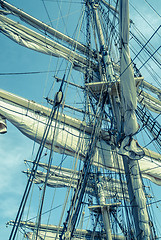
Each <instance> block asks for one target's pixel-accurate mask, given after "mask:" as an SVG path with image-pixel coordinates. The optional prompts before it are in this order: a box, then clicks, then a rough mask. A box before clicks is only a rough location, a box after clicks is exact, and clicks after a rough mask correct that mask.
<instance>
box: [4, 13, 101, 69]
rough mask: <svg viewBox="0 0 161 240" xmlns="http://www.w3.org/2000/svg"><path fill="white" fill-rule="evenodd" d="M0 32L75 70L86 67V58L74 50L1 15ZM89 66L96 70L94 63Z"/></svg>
mask: <svg viewBox="0 0 161 240" xmlns="http://www.w3.org/2000/svg"><path fill="white" fill-rule="evenodd" d="M0 31H1V32H2V33H3V34H4V35H6V36H7V37H9V38H10V39H12V40H13V41H15V42H16V43H18V44H20V45H22V46H24V47H27V48H29V49H32V50H35V51H38V52H41V53H44V54H47V55H51V56H55V57H62V58H65V59H66V60H68V61H70V62H72V63H73V65H74V66H75V68H76V70H79V71H83V68H84V67H85V65H86V61H87V60H86V58H85V57H82V56H81V55H80V54H78V53H76V52H75V51H74V50H71V49H69V48H67V47H65V46H63V45H62V44H59V43H57V42H55V41H54V40H51V39H49V38H47V37H46V36H43V35H41V34H39V33H37V32H35V31H33V30H31V29H29V28H27V27H25V26H23V25H21V24H20V23H17V22H15V21H13V20H11V19H9V18H7V17H6V16H4V15H3V14H0ZM91 66H93V68H97V65H96V63H94V62H91Z"/></svg>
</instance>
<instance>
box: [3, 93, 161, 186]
mask: <svg viewBox="0 0 161 240" xmlns="http://www.w3.org/2000/svg"><path fill="white" fill-rule="evenodd" d="M50 112H51V109H49V108H46V107H44V106H42V105H39V104H36V103H34V102H32V101H28V100H26V99H24V98H21V97H18V96H16V95H14V94H10V93H8V92H6V91H3V90H1V91H0V114H1V115H2V116H3V117H5V118H6V119H7V120H8V121H10V122H11V123H12V124H13V125H15V126H16V127H17V128H18V129H19V130H20V131H21V132H22V133H23V134H24V135H26V136H27V137H28V138H30V139H32V140H34V141H36V142H38V143H40V142H41V140H42V137H43V133H44V130H45V127H46V125H47V120H48V117H49V114H50ZM57 121H58V122H57ZM55 126H56V132H55V139H54V149H53V150H54V151H55V152H58V153H65V154H67V155H69V156H73V157H76V156H77V157H78V158H79V159H81V160H84V158H85V155H86V151H87V149H86V146H87V145H88V141H89V140H90V134H91V133H92V127H88V126H86V124H85V123H84V122H82V121H80V120H77V119H74V118H72V117H69V116H67V115H63V114H62V115H61V114H58V120H56V119H54V120H53V122H52V126H51V128H50V131H49V134H48V137H47V139H46V143H45V147H47V148H49V149H50V148H51V143H52V138H53V134H54V129H55ZM101 135H102V139H101V140H99V141H98V142H97V146H96V151H95V154H94V158H93V164H94V165H96V166H99V167H104V168H106V169H109V170H111V171H115V172H121V173H124V166H123V161H122V157H121V156H120V155H119V154H118V152H117V148H116V147H114V146H113V144H112V143H111V142H109V141H108V133H106V132H102V134H101ZM116 158H117V160H118V161H116ZM139 165H140V170H141V172H142V176H143V177H146V178H148V179H150V180H151V181H153V182H155V183H156V184H159V185H161V156H160V155H159V154H153V153H152V152H150V153H149V152H148V151H147V152H146V155H145V157H143V158H142V159H140V160H139Z"/></svg>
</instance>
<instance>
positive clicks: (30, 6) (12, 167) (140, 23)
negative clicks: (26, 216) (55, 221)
mask: <svg viewBox="0 0 161 240" xmlns="http://www.w3.org/2000/svg"><path fill="white" fill-rule="evenodd" d="M8 2H10V3H12V4H13V5H15V6H17V7H19V8H21V9H23V10H24V11H26V12H28V13H30V14H31V15H33V16H35V17H36V18H38V19H41V20H42V21H44V22H48V21H49V20H48V17H47V15H46V12H45V10H44V7H43V3H42V1H40V0H32V1H24V0H23V1H19V0H13V1H8ZM75 2H77V0H76V1H75ZM78 2H80V1H78ZM148 2H151V4H152V6H153V7H154V8H155V9H156V10H157V12H158V13H160V12H161V4H160V1H158V0H153V1H150V0H149V1H148ZM45 3H46V6H47V7H48V11H49V14H50V18H51V20H52V23H53V25H54V27H57V28H59V27H61V30H62V31H63V28H64V27H63V24H62V22H61V24H60V25H59V24H58V22H57V18H58V15H57V14H58V10H59V9H58V5H57V4H56V2H55V1H52V0H51V1H45ZM131 3H132V4H133V5H134V7H136V8H137V9H139V10H140V12H141V14H142V16H143V17H144V18H145V19H146V20H147V21H148V22H149V23H150V24H151V26H152V27H153V28H154V29H156V28H157V27H158V26H159V25H160V23H161V18H160V17H159V16H158V15H157V14H156V13H155V12H154V11H153V10H152V9H151V8H150V7H149V5H148V4H147V3H146V1H144V0H140V1H139V0H137V1H131ZM138 4H139V8H138ZM64 7H65V4H64ZM77 7H79V3H78V4H75V8H74V9H73V16H75V15H74V14H77ZM59 18H61V16H59ZM131 18H132V19H133V21H134V23H135V24H136V25H137V27H138V28H139V29H140V31H141V32H142V33H144V34H145V36H146V37H147V39H149V38H150V36H151V35H152V34H153V32H154V30H153V28H151V27H150V26H148V24H147V23H146V22H145V21H144V20H143V18H142V17H141V16H139V15H138V14H137V12H136V11H135V9H134V8H133V7H131ZM72 19H74V21H75V18H74V17H72V15H71V19H69V21H70V22H69V23H70V26H71V28H69V30H68V34H70V33H71V31H72V24H75V22H73V23H72ZM65 20H66V18H65ZM159 34H160V35H161V31H160V33H159ZM0 43H1V45H0V46H1V55H0V62H1V64H0V72H1V73H12V72H34V71H48V70H49V71H51V70H53V69H54V67H55V64H56V61H55V60H53V58H51V57H50V56H46V55H44V54H40V53H37V52H33V51H31V50H28V49H26V48H24V47H22V46H19V45H17V44H16V43H14V42H12V41H11V40H10V39H8V38H7V37H5V36H3V35H2V34H1V35H0ZM153 44H155V47H156V48H157V46H158V45H159V44H160V37H159V36H155V38H154V39H153ZM138 64H140V63H139V62H138ZM140 65H141V64H140ZM151 66H152V67H155V66H153V63H151ZM156 70H158V68H156ZM53 75H54V73H46V74H30V75H28V74H27V75H6V76H2V75H1V76H0V82H1V88H2V89H4V90H7V91H9V92H12V93H14V94H17V95H19V96H22V97H24V98H27V99H30V100H34V101H37V102H39V103H44V102H45V101H44V99H43V97H46V96H47V95H48V91H49V89H50V86H51V84H52V82H53ZM143 75H145V76H146V80H147V81H148V80H149V79H150V80H149V82H151V83H152V82H153V80H152V79H151V77H150V75H149V74H148V72H147V71H146V69H145V70H143ZM62 76H63V75H62ZM71 101H72V99H71ZM69 102H70V101H69ZM0 146H1V147H0V161H1V167H0V179H1V182H0V238H1V239H2V240H5V239H8V236H9V233H10V230H11V229H10V228H9V227H8V228H6V227H5V224H6V222H7V221H9V220H13V219H14V218H15V215H16V213H17V209H18V206H19V203H20V200H21V196H22V193H23V190H24V186H25V184H26V176H25V175H24V174H23V173H22V170H24V169H26V166H25V164H24V161H23V160H24V159H32V158H33V142H32V141H31V140H29V139H27V138H26V137H25V136H23V135H22V134H20V133H19V132H18V130H17V129H15V128H14V127H13V126H12V125H11V124H8V133H7V134H5V135H1V136H0ZM154 190H155V194H156V195H157V198H156V200H160V199H161V193H160V192H161V191H160V188H159V187H158V186H154ZM155 212H156V214H157V218H158V220H159V218H161V205H160V203H158V208H157V209H155ZM157 224H158V227H160V228H161V225H159V224H160V223H159V221H158V222H157Z"/></svg>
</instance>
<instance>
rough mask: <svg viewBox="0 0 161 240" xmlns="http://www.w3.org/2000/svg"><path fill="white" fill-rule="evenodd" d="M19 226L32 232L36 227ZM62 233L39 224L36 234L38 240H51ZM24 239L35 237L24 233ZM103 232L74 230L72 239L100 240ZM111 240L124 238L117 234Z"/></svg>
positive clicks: (60, 229)
mask: <svg viewBox="0 0 161 240" xmlns="http://www.w3.org/2000/svg"><path fill="white" fill-rule="evenodd" d="M13 223H14V222H13V221H10V222H9V223H8V225H13ZM20 226H21V227H27V228H29V229H30V230H34V229H35V227H36V225H35V224H34V223H33V222H26V221H25V222H23V221H21V222H20ZM62 231H63V227H60V226H55V225H45V224H41V225H40V227H39V233H38V238H37V239H38V240H41V239H44V237H45V239H46V240H52V239H60V238H59V237H58V234H61V233H62ZM24 236H25V238H27V239H29V240H30V239H31V240H32V239H33V236H35V234H34V233H33V232H29V233H25V235H24ZM105 236H106V235H105V232H102V233H100V232H98V231H95V232H94V234H93V232H92V231H88V230H84V229H76V230H75V232H74V236H73V237H72V239H73V240H78V239H87V240H88V239H91V237H92V238H93V239H97V240H98V239H102V238H104V237H105ZM112 240H125V237H124V236H123V235H118V234H114V235H112Z"/></svg>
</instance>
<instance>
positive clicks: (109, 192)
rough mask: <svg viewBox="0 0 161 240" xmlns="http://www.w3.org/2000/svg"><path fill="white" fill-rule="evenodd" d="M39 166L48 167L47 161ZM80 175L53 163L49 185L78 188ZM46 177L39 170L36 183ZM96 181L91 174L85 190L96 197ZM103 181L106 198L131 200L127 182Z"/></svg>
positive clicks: (109, 179)
mask: <svg viewBox="0 0 161 240" xmlns="http://www.w3.org/2000/svg"><path fill="white" fill-rule="evenodd" d="M39 166H41V167H43V168H45V169H46V168H47V167H48V166H47V164H45V163H40V164H39ZM24 173H25V174H27V175H28V176H30V174H31V172H30V170H27V171H24ZM80 175H81V173H80V172H78V171H73V170H69V169H67V168H62V167H57V166H53V165H52V166H51V168H50V174H49V176H48V180H47V185H48V186H49V187H53V188H64V187H71V188H76V187H77V182H78V179H79V177H80ZM45 178H46V173H45V172H42V171H37V172H36V174H35V178H34V183H36V184H43V183H44V182H45ZM95 182H96V179H95V178H94V175H93V174H90V176H89V180H88V183H87V187H86V190H85V191H86V193H88V194H89V195H91V196H95V197H96V188H95ZM101 183H102V187H103V190H104V195H105V197H106V198H110V199H111V198H117V199H119V200H121V199H126V200H129V197H128V191H127V184H126V182H122V185H121V183H120V181H119V180H117V179H112V178H108V177H102V179H101Z"/></svg>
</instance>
